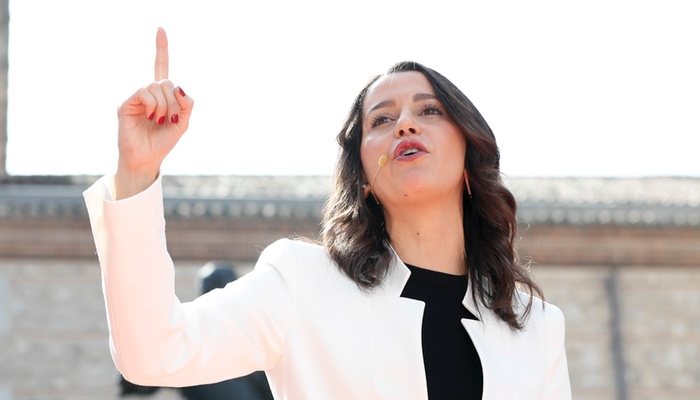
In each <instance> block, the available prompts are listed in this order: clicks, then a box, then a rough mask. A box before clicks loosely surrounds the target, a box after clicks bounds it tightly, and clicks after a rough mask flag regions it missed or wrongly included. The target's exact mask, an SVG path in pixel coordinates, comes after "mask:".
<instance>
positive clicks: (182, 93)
mask: <svg viewBox="0 0 700 400" xmlns="http://www.w3.org/2000/svg"><path fill="white" fill-rule="evenodd" d="M177 90H178V91H179V92H180V96H182V97H185V91H184V90H182V88H181V87H178V88H177Z"/></svg>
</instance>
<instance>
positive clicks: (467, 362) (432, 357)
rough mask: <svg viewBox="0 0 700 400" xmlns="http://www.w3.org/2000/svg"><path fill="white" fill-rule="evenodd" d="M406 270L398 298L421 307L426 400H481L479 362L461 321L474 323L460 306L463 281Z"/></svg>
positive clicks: (464, 288)
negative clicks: (408, 276)
mask: <svg viewBox="0 0 700 400" xmlns="http://www.w3.org/2000/svg"><path fill="white" fill-rule="evenodd" d="M406 266H407V267H408V268H409V269H410V270H411V276H410V278H409V279H408V282H406V286H405V287H404V289H403V292H402V293H401V297H408V298H411V299H416V300H420V301H422V302H424V303H425V311H424V313H423V330H422V335H421V337H422V342H423V362H424V363H425V378H426V381H427V383H428V398H430V399H440V400H449V399H459V400H472V399H473V400H481V395H482V390H483V373H482V370H481V361H480V360H479V354H478V353H477V352H476V349H475V348H474V344H473V343H472V340H471V338H470V337H469V334H468V333H467V331H466V330H465V329H464V326H463V325H462V321H461V320H462V318H469V319H475V320H478V318H477V317H476V316H474V314H472V313H471V312H469V310H467V309H466V308H465V307H464V305H463V304H462V300H463V299H464V296H465V294H466V293H467V277H466V276H465V275H450V274H446V273H443V272H437V271H431V270H428V269H423V268H419V267H415V266H413V265H408V264H407V265H406Z"/></svg>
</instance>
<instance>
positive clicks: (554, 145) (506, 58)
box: [7, 0, 700, 177]
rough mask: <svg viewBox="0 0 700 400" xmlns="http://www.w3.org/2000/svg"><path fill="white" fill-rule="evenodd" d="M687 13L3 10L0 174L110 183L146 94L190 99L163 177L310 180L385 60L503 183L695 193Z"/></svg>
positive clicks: (670, 4)
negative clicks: (479, 140)
mask: <svg viewBox="0 0 700 400" xmlns="http://www.w3.org/2000/svg"><path fill="white" fill-rule="evenodd" d="M699 10H700V6H696V5H694V2H692V1H663V2H662V1H598V0H593V1H586V2H563V1H538V0H535V1H528V2H522V1H520V2H517V1H489V2H487V1H481V2H476V1H444V0H431V1H424V2H417V1H411V0H403V1H394V0H391V1H380V0H373V1H367V0H353V1H345V2H342V3H341V2H331V1H317V2H312V1H274V0H269V1H265V2H263V1H260V2H222V1H214V0H200V1H197V2H194V1H173V0H170V1H165V0H162V1H155V0H154V1H143V0H120V1H99V2H97V1H89V0H82V1H78V0H63V1H53V0H11V1H10V21H11V22H10V39H9V40H10V48H9V60H10V61H9V62H10V69H9V88H8V103H9V105H8V147H7V152H8V154H7V170H8V172H9V173H10V174H14V175H30V174H41V175H46V174H49V175H64V174H97V175H99V174H104V173H108V172H111V171H114V169H115V168H116V159H117V147H116V132H117V120H116V109H117V107H118V106H119V105H120V104H121V103H122V102H123V101H124V100H125V99H126V98H128V97H129V96H130V95H131V94H132V93H133V92H135V91H136V90H137V89H138V88H139V87H142V86H146V85H148V84H149V83H150V82H151V81H152V80H153V57H154V54H155V45H154V42H155V33H156V29H157V27H158V26H162V27H164V28H165V29H166V31H167V33H168V37H169V42H170V79H171V80H173V81H174V82H175V84H176V85H180V86H182V88H183V89H184V90H185V91H186V92H187V93H188V94H189V95H191V96H192V97H193V98H194V99H195V108H194V113H193V116H192V119H191V123H190V128H189V130H188V132H187V133H186V134H185V136H184V137H183V138H182V139H181V141H180V143H178V145H177V147H176V148H175V149H174V150H173V152H171V154H170V155H169V156H168V158H167V159H166V160H165V162H164V164H163V166H162V172H163V173H164V174H187V175H189V174H207V175H209V174H235V175H328V174H331V173H332V171H333V167H334V164H335V157H336V154H337V145H336V142H335V136H336V134H337V132H338V131H339V129H340V127H341V125H342V123H343V120H344V117H345V116H346V113H347V112H348V110H349V108H350V105H351V104H352V101H353V99H354V98H355V96H356V95H357V93H358V92H359V90H360V89H361V88H362V87H363V86H364V85H365V83H366V82H367V81H368V80H369V79H370V78H371V77H373V76H374V75H376V74H379V73H381V72H383V71H385V70H386V69H387V68H388V67H389V66H391V65H392V64H394V63H395V62H397V61H402V60H412V61H418V62H421V63H423V64H425V65H427V66H429V67H431V68H433V69H435V70H437V71H439V72H441V73H442V74H443V75H445V76H447V77H448V78H449V79H450V80H452V81H453V82H454V83H455V84H456V85H457V86H458V87H460V89H461V90H462V91H464V93H465V94H466V95H467V96H468V97H469V98H470V99H471V100H472V102H473V103H474V104H475V105H476V107H477V108H478V109H479V110H480V112H481V113H482V115H484V117H485V119H486V120H487V122H488V123H489V125H490V126H491V128H492V129H493V131H494V133H495V135H496V138H497V140H498V144H499V147H500V150H501V170H502V172H503V173H504V174H505V175H507V176H669V175H671V176H696V177H698V176H700V155H699V153H700V151H699V150H698V149H699V148H700V146H699V144H700V139H698V138H699V137H700V24H698V23H697V21H698V20H700V11H699Z"/></svg>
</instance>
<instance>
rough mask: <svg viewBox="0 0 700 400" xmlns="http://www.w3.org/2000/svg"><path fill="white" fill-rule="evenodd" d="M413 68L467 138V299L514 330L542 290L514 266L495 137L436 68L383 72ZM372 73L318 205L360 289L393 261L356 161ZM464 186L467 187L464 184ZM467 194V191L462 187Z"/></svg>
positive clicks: (511, 206)
mask: <svg viewBox="0 0 700 400" xmlns="http://www.w3.org/2000/svg"><path fill="white" fill-rule="evenodd" d="M407 71H416V72H420V73H421V74H423V75H424V76H425V77H426V78H427V80H428V82H429V83H430V85H431V86H432V87H433V90H434V91H435V95H436V97H437V99H438V100H439V101H440V103H442V105H443V106H444V107H445V110H446V112H447V114H449V116H450V117H451V118H452V120H453V121H454V123H455V124H456V125H457V126H458V127H459V128H460V130H461V131H462V134H464V137H465V138H466V142H467V154H466V157H465V166H464V167H465V168H466V169H467V171H468V173H469V184H470V188H471V192H472V196H471V197H470V196H468V195H466V193H465V194H464V195H463V200H462V202H463V207H464V213H463V215H464V219H463V223H462V226H463V229H464V238H465V254H466V260H465V261H466V263H467V266H468V271H469V272H468V273H469V279H470V280H471V282H472V287H473V288H474V290H473V292H472V295H473V300H474V303H475V304H477V307H478V305H479V303H481V304H483V305H484V306H485V307H487V308H489V309H491V310H493V311H494V312H495V313H496V314H497V315H498V316H499V317H500V318H501V319H502V320H503V321H505V322H506V323H507V324H508V325H509V326H510V327H511V329H514V330H520V329H522V328H523V326H524V321H525V319H526V318H527V317H528V315H529V313H530V310H531V308H532V296H533V293H534V292H536V293H537V294H538V295H539V297H540V298H543V297H544V296H543V293H542V290H541V289H540V287H539V286H538V285H537V284H536V283H535V282H534V281H533V280H532V278H531V277H530V274H529V271H528V269H527V268H526V267H524V266H522V265H520V263H519V261H518V257H517V253H516V251H515V248H514V244H513V241H514V238H515V233H516V220H515V213H516V204H515V198H514V197H513V194H512V193H511V192H510V191H509V190H508V189H507V188H506V187H505V186H504V185H503V182H502V180H501V174H500V169H499V159H500V154H499V151H498V146H497V145H496V138H495V137H494V135H493V132H492V131H491V128H489V126H488V124H487V123H486V121H485V120H484V118H483V117H482V116H481V114H480V113H479V111H478V110H477V109H476V107H474V105H473V104H472V102H471V101H470V100H469V99H468V98H467V96H465V95H464V93H462V91H460V90H459V89H458V88H457V87H456V86H455V85H454V84H453V83H452V82H450V81H449V80H448V79H447V78H445V77H444V76H442V75H441V74H440V73H438V72H436V71H434V70H432V69H430V68H428V67H425V66H423V65H421V64H419V63H415V62H400V63H398V64H396V65H394V66H393V67H391V68H390V69H389V70H388V71H387V73H386V74H387V75H388V74H392V73H397V72H407ZM381 76H382V75H379V76H376V77H374V78H373V79H371V80H370V82H369V83H368V84H367V85H366V86H365V87H364V88H363V89H362V91H361V92H360V94H359V95H358V96H357V98H356V99H355V102H354V104H353V105H352V108H351V110H350V113H349V115H348V117H347V120H346V121H345V124H344V126H343V128H342V130H341V131H340V133H339V134H338V138H337V139H338V143H339V144H340V150H339V153H338V161H337V165H336V170H335V175H334V183H333V187H332V189H331V194H330V197H329V199H328V201H327V202H326V204H325V206H324V211H323V227H322V231H321V237H322V240H323V244H324V246H325V247H326V249H327V250H328V252H329V254H330V256H331V258H332V259H333V260H334V261H335V262H336V263H337V265H338V267H339V268H340V269H341V270H342V271H343V272H344V273H345V274H346V275H347V276H349V277H350V278H351V279H352V280H353V281H355V283H356V284H357V285H358V286H359V287H360V288H361V289H363V290H371V289H373V288H375V287H377V286H379V285H380V284H381V282H382V280H383V278H384V277H385V276H386V274H387V271H388V270H389V268H390V265H391V262H392V259H393V250H392V249H391V247H390V238H389V236H388V234H387V232H386V229H385V225H384V223H385V221H384V213H383V211H382V209H381V207H380V206H379V205H378V203H377V202H376V201H375V199H374V198H373V197H372V195H371V194H370V195H369V196H368V197H365V195H364V192H363V189H362V185H363V183H365V180H364V178H363V177H364V174H363V171H362V163H361V160H360V143H361V140H362V124H363V122H362V106H363V102H364V99H365V96H366V94H367V91H368V90H369V88H370V86H371V85H372V84H373V83H374V82H376V81H377V80H378V79H379V78H380V77H381ZM465 187H466V185H465ZM465 192H466V190H465ZM518 284H520V285H521V286H523V287H524V288H526V289H527V291H528V293H529V301H528V303H527V306H526V307H525V311H524V313H523V314H522V315H521V316H518V315H517V313H516V312H515V310H514V301H519V297H518V296H517V295H516V290H517V285H518Z"/></svg>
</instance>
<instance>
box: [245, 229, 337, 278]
mask: <svg viewBox="0 0 700 400" xmlns="http://www.w3.org/2000/svg"><path fill="white" fill-rule="evenodd" d="M260 263H264V264H269V265H271V266H273V267H274V268H275V269H277V270H278V271H279V272H280V273H281V274H282V275H284V276H285V277H288V278H291V279H293V277H294V276H296V275H299V274H300V273H305V272H307V271H309V270H319V269H324V270H326V269H330V268H328V267H329V266H332V265H334V264H333V262H332V261H331V258H330V256H329V255H328V251H326V249H325V248H324V247H323V246H322V245H320V244H318V243H314V242H310V241H304V240H299V239H279V240H277V241H275V242H274V243H272V244H270V245H269V246H267V247H266V248H265V250H263V252H262V253H261V254H260V258H259V259H258V264H260ZM256 268H257V267H256ZM334 269H337V268H334Z"/></svg>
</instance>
